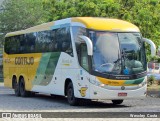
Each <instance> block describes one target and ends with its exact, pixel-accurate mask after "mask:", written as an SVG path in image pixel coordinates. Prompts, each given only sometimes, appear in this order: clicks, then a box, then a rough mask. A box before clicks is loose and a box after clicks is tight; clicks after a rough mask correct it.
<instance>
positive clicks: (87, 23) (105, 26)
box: [6, 17, 139, 37]
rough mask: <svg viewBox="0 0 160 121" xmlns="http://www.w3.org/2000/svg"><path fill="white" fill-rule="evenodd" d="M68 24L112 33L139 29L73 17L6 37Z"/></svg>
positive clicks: (115, 21) (122, 23)
mask: <svg viewBox="0 0 160 121" xmlns="http://www.w3.org/2000/svg"><path fill="white" fill-rule="evenodd" d="M63 24H70V25H71V26H83V27H86V28H88V29H93V30H100V31H113V32H139V28H138V27H137V26H135V25H134V24H132V23H129V22H127V21H123V20H119V19H111V18H100V17H73V18H67V19H62V20H57V21H53V22H48V23H44V24H41V25H38V26H34V27H31V28H28V29H25V30H21V31H16V32H10V33H8V34H6V37H9V36H15V35H20V34H25V33H31V32H37V31H45V30H51V29H53V28H54V27H55V26H60V25H63ZM55 28H56V27H55Z"/></svg>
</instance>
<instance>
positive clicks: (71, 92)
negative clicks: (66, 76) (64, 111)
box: [67, 82, 79, 106]
mask: <svg viewBox="0 0 160 121" xmlns="http://www.w3.org/2000/svg"><path fill="white" fill-rule="evenodd" d="M67 100H68V103H69V104H70V105H71V106H76V105H78V103H79V100H78V98H76V97H75V96H74V89H73V84H72V83H71V82H70V83H69V84H68V86H67Z"/></svg>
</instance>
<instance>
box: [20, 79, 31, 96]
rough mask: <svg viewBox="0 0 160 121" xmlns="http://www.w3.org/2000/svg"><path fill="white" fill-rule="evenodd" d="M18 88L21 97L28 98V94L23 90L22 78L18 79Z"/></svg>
mask: <svg viewBox="0 0 160 121" xmlns="http://www.w3.org/2000/svg"><path fill="white" fill-rule="evenodd" d="M19 88H20V94H21V96H22V97H28V96H30V92H28V91H26V90H25V83H24V79H23V78H21V79H20V83H19Z"/></svg>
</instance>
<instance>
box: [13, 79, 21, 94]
mask: <svg viewBox="0 0 160 121" xmlns="http://www.w3.org/2000/svg"><path fill="white" fill-rule="evenodd" d="M13 88H14V93H15V95H16V96H17V97H19V96H20V89H19V83H18V82H17V79H16V78H15V80H14V81H13Z"/></svg>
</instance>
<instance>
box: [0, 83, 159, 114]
mask: <svg viewBox="0 0 160 121" xmlns="http://www.w3.org/2000/svg"><path fill="white" fill-rule="evenodd" d="M12 111H14V112H19V111H20V112H62V113H61V114H63V112H97V113H98V112H140V113H141V112H160V99H159V98H153V97H146V98H145V99H134V100H125V101H124V102H123V103H122V104H121V105H117V106H115V105H113V104H112V103H111V101H92V102H89V103H88V104H83V105H81V106H70V105H69V104H68V103H67V100H66V98H64V97H56V98H54V97H51V96H49V95H45V94H36V96H35V97H27V98H22V97H16V96H15V95H14V91H13V90H12V89H8V88H5V87H4V86H3V84H2V83H0V112H12ZM93 115H95V114H93ZM93 117H94V116H93Z"/></svg>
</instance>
